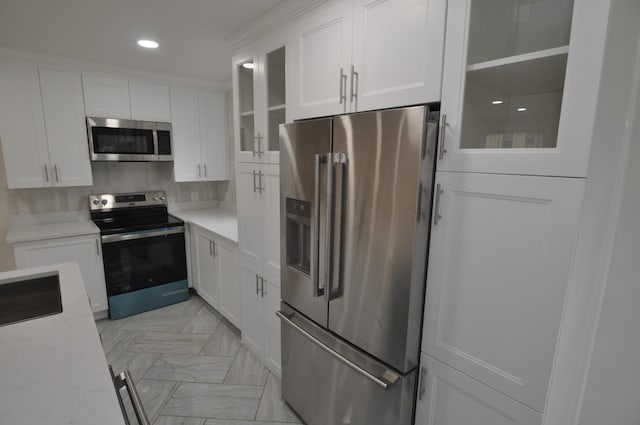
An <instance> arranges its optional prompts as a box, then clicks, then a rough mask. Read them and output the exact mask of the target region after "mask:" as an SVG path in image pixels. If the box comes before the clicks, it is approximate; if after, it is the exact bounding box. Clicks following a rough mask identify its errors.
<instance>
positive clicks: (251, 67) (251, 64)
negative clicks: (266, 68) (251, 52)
mask: <svg viewBox="0 0 640 425" xmlns="http://www.w3.org/2000/svg"><path fill="white" fill-rule="evenodd" d="M242 67H243V68H247V69H253V62H245V63H243V64H242Z"/></svg>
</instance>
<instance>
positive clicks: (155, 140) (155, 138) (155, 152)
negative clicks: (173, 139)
mask: <svg viewBox="0 0 640 425" xmlns="http://www.w3.org/2000/svg"><path fill="white" fill-rule="evenodd" d="M152 132H153V133H152V134H153V156H155V158H156V159H158V155H159V153H158V152H159V151H158V130H157V129H155V128H154V129H153V130H152Z"/></svg>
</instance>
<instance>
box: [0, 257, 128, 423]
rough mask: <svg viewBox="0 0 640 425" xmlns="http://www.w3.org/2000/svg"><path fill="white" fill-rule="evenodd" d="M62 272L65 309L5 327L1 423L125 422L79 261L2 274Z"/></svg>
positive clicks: (2, 279) (0, 332) (6, 277)
mask: <svg viewBox="0 0 640 425" xmlns="http://www.w3.org/2000/svg"><path fill="white" fill-rule="evenodd" d="M56 271H57V272H58V273H59V276H60V291H61V294H62V313H60V314H55V315H52V316H47V317H41V318H38V319H33V320H29V321H25V322H20V323H15V324H12V325H6V326H2V327H0V359H1V361H2V365H1V366H0V376H1V377H2V378H1V380H0V424H11V425H33V424H47V425H63V424H64V425H87V424H92V425H124V423H125V422H124V418H123V416H122V411H121V410H120V405H119V404H118V399H117V396H116V393H115V389H114V386H113V382H112V380H111V376H110V374H109V370H108V366H107V361H106V359H105V355H104V352H103V350H102V345H101V344H100V338H99V336H98V330H97V328H96V325H95V322H94V320H93V314H92V313H91V309H90V308H89V303H88V301H87V293H86V291H85V288H84V283H83V281H82V276H81V275H80V269H79V268H78V265H77V264H75V263H67V264H59V265H55V266H45V267H36V268H30V269H22V270H17V271H12V272H5V273H0V285H1V284H3V283H9V282H12V281H15V280H16V278H20V277H28V276H31V275H38V274H39V275H43V274H45V273H50V272H56Z"/></svg>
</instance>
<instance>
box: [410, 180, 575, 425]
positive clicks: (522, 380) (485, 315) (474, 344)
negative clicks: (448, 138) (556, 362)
mask: <svg viewBox="0 0 640 425" xmlns="http://www.w3.org/2000/svg"><path fill="white" fill-rule="evenodd" d="M435 183H436V186H435V188H436V189H435V193H436V199H435V202H434V217H433V222H432V229H431V241H430V250H429V270H428V274H427V295H426V303H425V316H424V327H423V338H422V351H423V352H425V353H427V354H428V355H430V356H432V357H434V358H436V359H438V360H439V361H442V362H444V363H446V364H447V365H449V366H452V367H454V368H455V369H457V370H459V371H461V372H463V373H464V374H465V375H468V376H470V377H471V378H473V379H475V380H477V381H480V382H481V383H483V384H485V385H487V386H489V387H491V388H493V389H495V390H497V391H499V392H501V393H503V394H506V395H507V396H509V397H511V398H513V399H515V400H517V401H519V402H520V403H523V404H524V405H526V406H528V407H530V408H532V409H534V410H536V411H538V412H543V411H544V406H545V401H546V396H547V391H548V387H549V380H550V376H551V369H552V365H553V359H554V354H555V349H556V341H557V339H558V333H559V329H560V321H561V317H562V309H563V305H564V297H565V291H566V287H567V282H568V279H569V274H570V271H571V262H572V258H573V252H574V248H575V243H576V238H577V232H578V223H579V218H580V214H581V208H582V197H583V192H584V180H582V179H570V178H553V177H531V176H515V175H496V174H475V173H453V172H438V173H436V181H435ZM463 388H464V387H463ZM451 391H453V390H451ZM451 397H454V396H453V395H451ZM456 397H458V396H456ZM460 397H462V396H461V395H460ZM454 399H455V400H457V399H456V398H455V397H454V398H452V400H454ZM453 405H455V403H453ZM452 414H453V413H452ZM436 423H438V425H441V424H448V423H457V424H466V423H473V424H479V423H482V422H478V421H476V420H473V421H471V422H462V421H458V422H455V421H454V422H450V421H444V422H439V421H436ZM493 423H498V422H493ZM527 423H528V422H527Z"/></svg>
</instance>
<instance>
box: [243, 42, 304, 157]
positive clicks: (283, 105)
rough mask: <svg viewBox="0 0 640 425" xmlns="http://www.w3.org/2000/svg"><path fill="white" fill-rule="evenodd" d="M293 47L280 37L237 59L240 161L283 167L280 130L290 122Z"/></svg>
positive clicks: (261, 44)
mask: <svg viewBox="0 0 640 425" xmlns="http://www.w3.org/2000/svg"><path fill="white" fill-rule="evenodd" d="M289 55H290V47H289V45H288V44H287V43H285V42H283V40H282V37H280V36H279V34H278V33H276V34H275V36H273V37H271V38H268V39H265V40H261V42H259V43H256V44H254V45H253V46H251V48H250V49H249V50H248V51H244V52H241V53H239V54H237V55H236V56H235V57H234V59H233V66H234V72H233V86H234V110H235V113H234V126H235V128H236V140H235V145H236V161H238V162H254V163H271V164H277V163H279V161H280V160H279V157H280V133H279V128H278V126H279V125H280V124H283V123H285V122H289V121H290V120H291V117H290V116H289V114H290V112H289V108H288V107H287V105H291V101H290V96H291V90H289V85H290V83H289V81H288V79H287V69H288V67H289V61H290V59H289Z"/></svg>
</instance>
